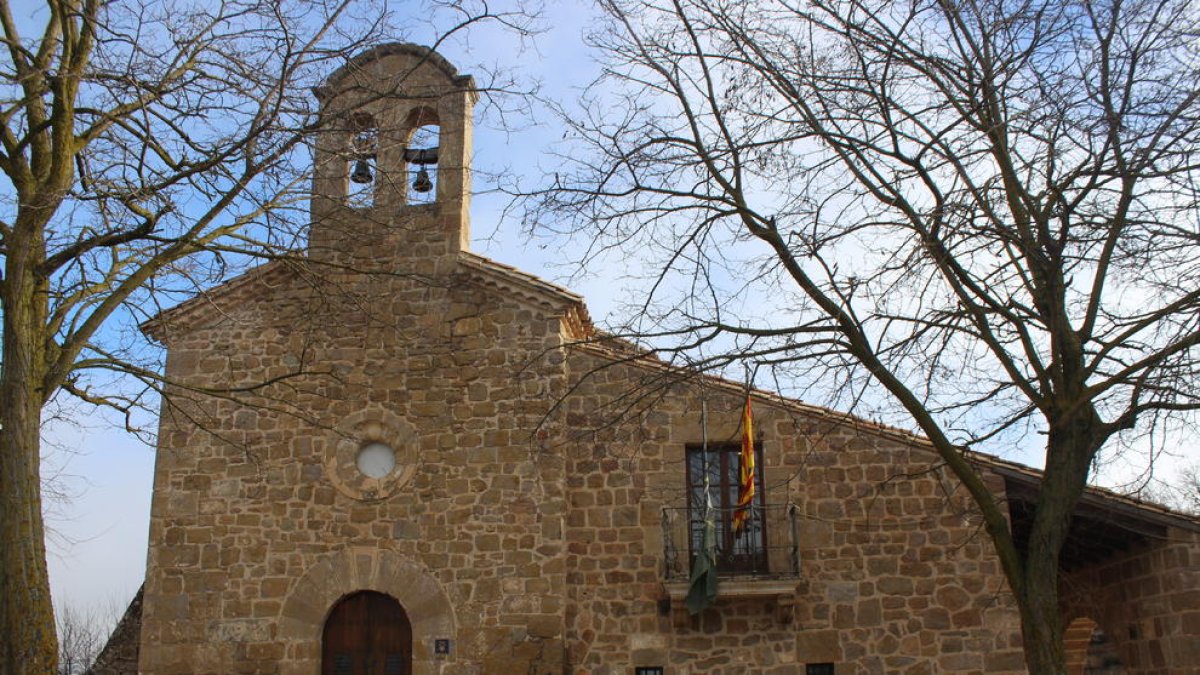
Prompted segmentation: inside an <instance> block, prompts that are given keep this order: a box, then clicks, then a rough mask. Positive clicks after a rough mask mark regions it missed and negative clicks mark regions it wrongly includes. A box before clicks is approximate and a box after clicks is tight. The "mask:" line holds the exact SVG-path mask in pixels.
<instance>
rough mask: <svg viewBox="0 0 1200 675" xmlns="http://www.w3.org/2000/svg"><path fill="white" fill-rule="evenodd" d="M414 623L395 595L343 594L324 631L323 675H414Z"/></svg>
mask: <svg viewBox="0 0 1200 675" xmlns="http://www.w3.org/2000/svg"><path fill="white" fill-rule="evenodd" d="M411 673H412V624H411V623H410V622H409V619H408V614H407V613H406V612H405V611H404V607H402V606H401V605H400V603H399V601H397V600H396V599H395V598H393V597H391V596H390V595H385V594H383V593H377V592H375V591H358V592H356V593H351V594H349V595H346V596H343V597H342V598H341V599H340V600H338V602H337V603H336V604H335V605H334V606H333V609H332V610H330V612H329V616H328V617H327V618H326V619H325V628H324V630H323V631H322V634H321V675H411Z"/></svg>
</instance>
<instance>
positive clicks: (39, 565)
mask: <svg viewBox="0 0 1200 675" xmlns="http://www.w3.org/2000/svg"><path fill="white" fill-rule="evenodd" d="M24 243H26V242H15V241H14V242H10V244H12V245H11V246H10V248H9V251H10V256H9V258H8V260H7V263H8V265H7V267H8V269H7V270H5V271H6V275H5V285H4V287H3V291H4V298H3V300H4V302H3V310H4V312H3V313H4V317H3V320H4V338H3V340H4V351H3V359H2V361H3V363H2V364H0V424H3V428H2V429H0V502H2V503H0V635H2V636H0V672H3V673H6V674H7V675H24V674H26V673H28V674H30V675H34V674H36V675H47V674H50V673H54V672H56V669H57V665H58V639H57V636H56V635H55V634H54V608H53V604H52V603H51V601H50V579H49V575H48V573H47V570H46V543H45V523H44V522H43V520H42V492H41V477H40V475H39V468H40V465H41V411H42V403H43V400H44V398H45V397H44V392H42V390H41V386H42V376H43V375H42V374H43V371H44V364H45V343H44V342H43V340H44V339H45V338H44V336H43V332H44V330H45V328H44V327H45V318H46V302H47V292H46V288H45V284H44V283H40V282H39V281H38V274H37V271H36V265H37V262H38V260H37V259H36V256H31V257H32V258H34V259H32V260H31V259H30V258H24V259H22V258H21V256H19V255H18V254H17V252H18V251H22V250H29V249H28V248H22V245H23V244H24ZM34 250H38V249H36V248H35V249H34Z"/></svg>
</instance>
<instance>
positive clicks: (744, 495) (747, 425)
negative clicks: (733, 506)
mask: <svg viewBox="0 0 1200 675" xmlns="http://www.w3.org/2000/svg"><path fill="white" fill-rule="evenodd" d="M740 460H741V461H739V462H738V465H739V470H738V502H737V510H735V511H734V512H733V534H734V536H736V535H737V534H738V533H739V532H741V531H742V527H743V526H744V525H745V524H746V521H747V520H749V519H750V507H751V505H752V504H754V423H753V415H751V413H750V394H749V393H747V394H746V408H745V409H744V410H743V411H742V451H741V454H740Z"/></svg>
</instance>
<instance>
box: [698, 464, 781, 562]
mask: <svg viewBox="0 0 1200 675" xmlns="http://www.w3.org/2000/svg"><path fill="white" fill-rule="evenodd" d="M754 452H755V454H756V458H755V462H754V465H755V474H754V483H755V490H754V500H753V502H752V505H751V507H750V517H749V518H748V519H747V520H746V523H745V524H744V525H743V526H742V528H741V530H740V531H739V532H737V533H735V532H734V530H733V516H734V514H735V513H736V512H737V503H738V490H739V486H738V482H739V480H738V476H739V471H740V469H741V446H740V445H739V444H734V443H723V444H719V445H712V444H710V445H709V446H708V447H707V448H705V447H703V446H689V447H688V448H687V484H688V491H687V494H688V508H687V519H688V552H689V556H688V560H689V566H690V564H691V561H692V560H693V559H694V558H695V555H696V552H697V551H698V550H699V547H700V545H701V536H702V534H703V532H704V523H705V516H706V514H705V511H706V509H707V504H708V501H709V500H711V503H712V509H713V512H712V514H711V515H712V517H713V520H714V522H715V524H716V533H717V541H716V548H717V551H716V553H717V556H716V558H717V569H718V570H719V571H720V572H721V573H723V574H765V573H767V572H768V571H769V568H768V560H767V551H768V549H769V545H768V539H767V537H768V532H767V518H766V490H765V489H764V488H763V479H762V466H763V460H762V446H761V445H755V448H754ZM706 474H707V476H708V488H707V490H708V498H707V499H706V497H705V480H704V478H705V475H706Z"/></svg>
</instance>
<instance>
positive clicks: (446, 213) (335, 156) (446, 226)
mask: <svg viewBox="0 0 1200 675" xmlns="http://www.w3.org/2000/svg"><path fill="white" fill-rule="evenodd" d="M474 85H475V83H474V80H473V79H472V78H471V77H470V76H466V75H459V74H458V72H457V71H456V70H455V68H454V67H453V66H452V65H450V63H449V62H447V61H446V60H445V59H444V58H442V57H441V56H440V55H438V54H437V53H436V52H433V51H432V50H430V49H427V48H425V47H420V46H417V45H412V44H400V43H396V44H385V45H380V46H378V47H375V48H374V49H371V50H368V51H366V52H364V53H362V54H360V55H358V56H357V57H355V58H354V59H353V60H352V61H350V62H349V63H347V64H346V65H345V66H343V67H342V68H341V69H339V70H338V71H337V72H335V73H334V74H333V75H331V76H330V77H329V79H328V80H326V83H325V85H324V86H322V87H319V88H317V90H316V95H317V97H318V99H319V101H320V106H321V130H320V132H319V133H318V134H317V141H316V148H315V158H314V159H315V162H314V164H315V175H314V178H313V195H312V230H311V232H310V236H309V255H310V256H311V257H312V258H313V259H314V260H325V261H332V262H337V263H341V264H345V263H353V264H355V265H356V266H357V265H362V264H369V262H370V261H375V262H376V263H379V264H385V265H388V264H390V262H394V261H395V260H396V259H397V258H412V259H414V260H421V261H426V262H427V263H428V264H432V265H436V264H437V263H436V261H437V260H439V259H443V260H444V259H447V257H450V256H453V255H454V254H456V253H457V252H459V251H461V250H463V249H464V248H466V245H467V242H468V241H469V237H470V231H469V223H468V219H469V214H468V210H469V208H470V190H471V179H470V157H471V127H472V123H471V113H472V109H473V107H474V104H475V101H476V100H477V98H478V93H477V92H476V90H475V86H474ZM427 271H433V270H432V269H431V270H427Z"/></svg>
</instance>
